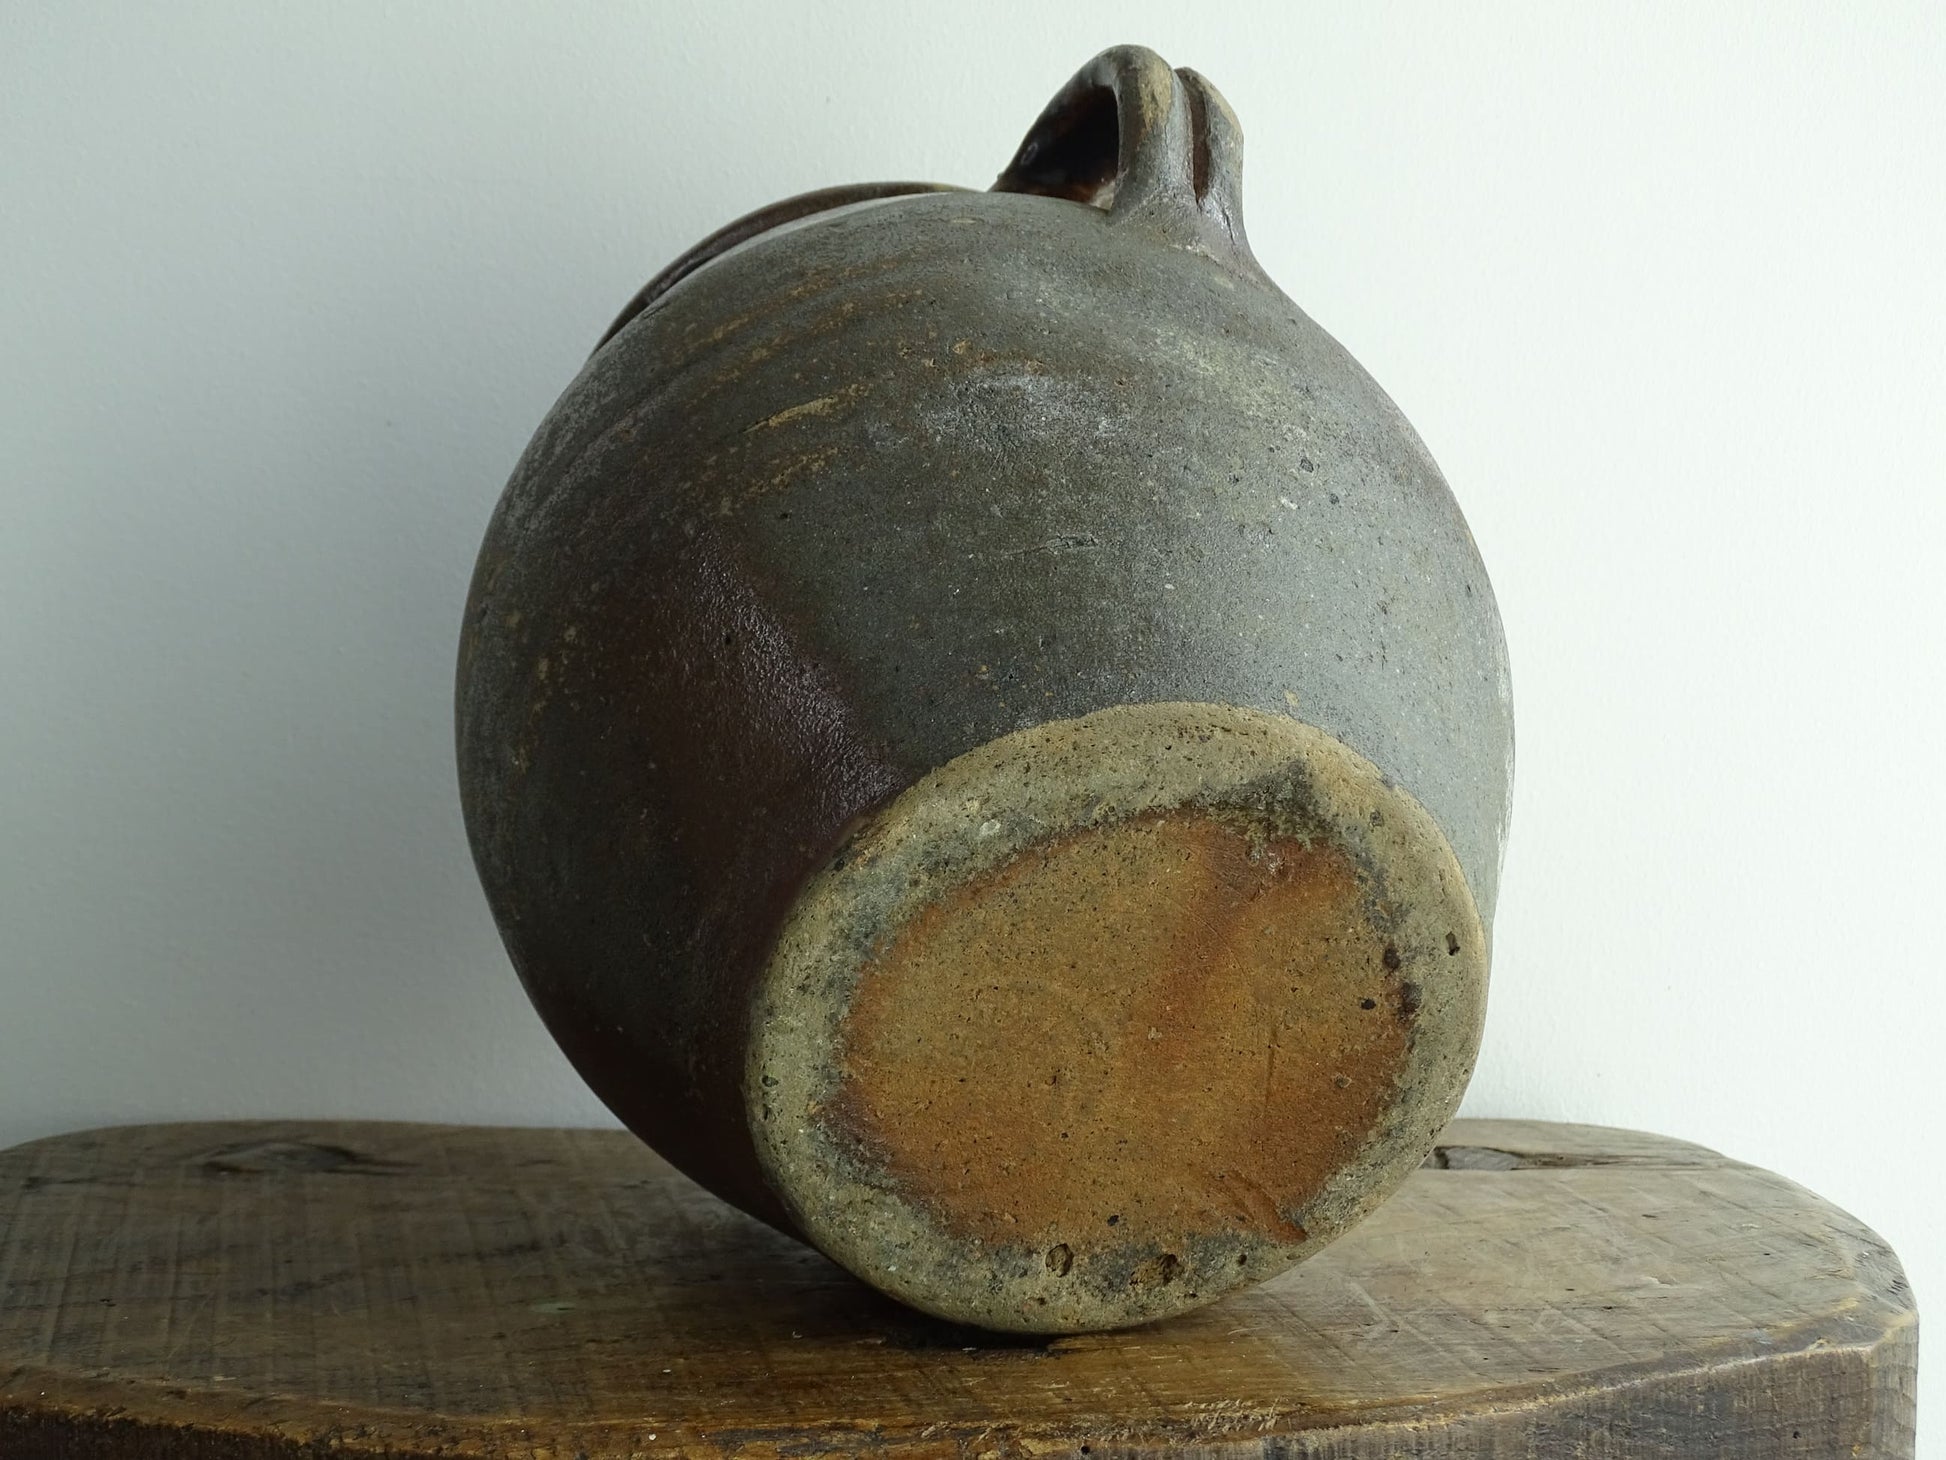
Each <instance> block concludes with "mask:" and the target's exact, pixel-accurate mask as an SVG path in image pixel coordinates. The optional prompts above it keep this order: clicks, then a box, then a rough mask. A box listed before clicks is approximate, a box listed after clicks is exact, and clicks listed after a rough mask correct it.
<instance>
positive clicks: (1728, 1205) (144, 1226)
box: [0, 1121, 1917, 1460]
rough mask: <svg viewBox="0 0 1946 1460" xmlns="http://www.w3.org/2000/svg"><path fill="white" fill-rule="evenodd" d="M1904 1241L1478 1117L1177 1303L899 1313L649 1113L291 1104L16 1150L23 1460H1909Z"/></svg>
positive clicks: (1718, 1179) (1766, 1186)
mask: <svg viewBox="0 0 1946 1460" xmlns="http://www.w3.org/2000/svg"><path fill="white" fill-rule="evenodd" d="M1916 1351H1917V1319H1916V1315H1915V1313H1914V1310H1913V1305H1912V1298H1911V1294H1910V1292H1909V1291H1908V1290H1907V1288H1906V1285H1905V1281H1904V1278H1903V1276H1902V1274H1901V1273H1900V1270H1899V1264H1898V1261H1897V1259H1896V1258H1895V1257H1894V1256H1893V1254H1892V1253H1891V1251H1890V1250H1889V1249H1888V1248H1887V1247H1886V1246H1885V1244H1884V1243H1883V1242H1881V1241H1880V1240H1879V1239H1878V1238H1877V1237H1875V1236H1873V1234H1872V1233H1871V1232H1870V1231H1868V1230H1867V1229H1866V1228H1865V1227H1864V1226H1862V1225H1861V1224H1860V1223H1858V1222H1857V1221H1855V1220H1853V1219H1852V1218H1851V1217H1848V1216H1846V1215H1845V1214H1844V1213H1843V1212H1840V1211H1838V1210H1836V1209H1835V1208H1833V1207H1831V1206H1830V1205H1828V1204H1827V1203H1825V1202H1823V1201H1820V1200H1819V1199H1818V1198H1817V1197H1815V1196H1812V1195H1811V1194H1810V1193H1809V1192H1806V1191H1804V1190H1802V1189H1801V1188H1799V1187H1796V1186H1793V1185H1792V1184H1791V1183H1790V1182H1788V1181H1785V1180H1783V1179H1781V1178H1780V1177H1777V1176H1773V1175H1770V1174H1768V1173H1766V1172H1764V1171H1760V1170H1757V1169H1755V1168H1753V1167H1749V1166H1744V1165H1740V1164H1738V1163H1737V1162H1734V1161H1729V1160H1725V1159H1724V1158H1723V1157H1721V1156H1718V1155H1715V1154H1714V1153H1712V1152H1709V1151H1706V1150H1703V1149H1701V1148H1699V1147H1696V1146H1691V1145H1685V1144H1683V1143H1681V1142H1677V1141H1670V1140H1665V1139H1661V1138H1659V1137H1654V1136H1644V1135H1635V1134H1631V1133H1629V1132H1626V1131H1615V1130H1602V1129H1597V1128H1592V1127H1586V1126H1564V1125H1541V1124H1532V1123H1508V1122H1499V1121H1460V1122H1458V1123H1456V1124H1455V1125H1454V1126H1453V1127H1452V1128H1451V1130H1449V1131H1448V1133H1447V1137H1446V1143H1445V1144H1444V1145H1443V1146H1442V1147H1441V1148H1440V1150H1439V1152H1438V1153H1437V1154H1436V1156H1435V1157H1434V1160H1433V1162H1432V1163H1430V1164H1429V1165H1428V1167H1427V1169H1425V1170H1422V1171H1420V1172H1418V1173H1417V1174H1415V1175H1414V1177H1413V1178H1412V1180H1411V1181H1410V1182H1408V1183H1407V1185H1406V1186H1405V1188H1404V1190H1403V1191H1402V1192H1401V1193H1400V1194H1399V1195H1398V1196H1397V1197H1395V1198H1394V1199H1393V1200H1392V1201H1391V1202H1390V1203H1389V1204H1388V1205H1387V1206H1386V1207H1385V1208H1384V1209H1383V1210H1381V1211H1380V1212H1379V1213H1378V1214H1377V1215H1376V1216H1374V1217H1372V1218H1371V1219H1370V1220H1369V1221H1368V1222H1366V1223H1365V1225H1363V1226H1362V1227H1360V1228H1358V1229H1357V1230H1356V1231H1355V1232H1353V1233H1352V1234H1351V1235H1350V1236H1348V1237H1346V1238H1345V1239H1343V1240H1342V1241H1340V1242H1339V1243H1338V1244H1337V1245H1336V1246H1334V1247H1332V1248H1330V1249H1329V1250H1328V1251H1326V1252H1325V1253H1323V1254H1322V1255H1321V1256H1319V1257H1317V1258H1316V1259H1314V1260H1313V1261H1311V1262H1310V1263H1308V1264H1306V1265H1304V1266H1303V1267H1300V1268H1299V1269H1297V1270H1295V1271H1293V1272H1291V1273H1288V1274H1286V1275H1285V1276H1284V1277H1282V1278H1280V1279H1277V1280H1276V1281H1273V1282H1271V1283H1269V1284H1267V1285H1265V1286H1263V1287H1260V1288H1258V1289H1256V1290H1254V1291H1252V1292H1249V1293H1246V1294H1243V1295H1240V1296H1237V1297H1234V1298H1231V1299H1229V1300H1228V1301H1225V1302H1222V1303H1219V1304H1217V1305H1215V1306H1212V1307H1209V1308H1205V1309H1202V1310H1200V1311H1198V1312H1196V1313H1193V1314H1190V1315H1187V1316H1185V1317H1182V1318H1178V1319H1175V1320H1172V1321H1170V1322H1167V1323H1163V1324H1158V1325H1156V1326H1154V1327H1150V1328H1146V1329H1140V1330H1136V1331H1132V1332H1124V1333H1116V1334H1106V1335H1092V1336H1087V1337H1081V1338H1069V1339H1059V1340H1055V1341H1052V1342H1045V1341H1033V1342H1027V1341H1017V1340H1004V1339H995V1338H993V1337H992V1336H989V1335H983V1334H980V1333H977V1332H972V1331H969V1330H966V1329H957V1328H952V1327H949V1326H947V1325H944V1324H940V1323H936V1322H933V1321H931V1320H928V1319H925V1318H922V1317H920V1316H918V1315H916V1314H913V1313H911V1312H908V1311H906V1310H903V1309H901V1308H898V1307H896V1306H895V1305H893V1304H892V1303H890V1302H889V1301H887V1300H884V1299H881V1298H879V1297H877V1296H876V1295H875V1294H873V1293H871V1292H870V1291H868V1290H866V1289H865V1288H863V1287H861V1286H860V1285H858V1284H857V1283H855V1282H853V1281H852V1280H850V1279H849V1278H848V1277H846V1276H845V1275H844V1274H843V1273H842V1272H840V1271H838V1270H837V1269H836V1268H834V1267H832V1266H831V1265H830V1264H828V1263H827V1262H825V1261H824V1259H823V1258H821V1257H819V1256H817V1255H816V1254H814V1253H812V1252H809V1251H807V1250H806V1249H804V1248H801V1247H799V1246H797V1245H795V1244H794V1243H792V1242H789V1241H787V1240H785V1239H784V1238H782V1237H779V1236H777V1235H775V1234H774V1233H772V1232H770V1231H769V1230H768V1229H766V1228H764V1227H761V1226H759V1225H758V1224H757V1223H755V1222H753V1221H750V1220H749V1219H747V1218H745V1217H743V1216H741V1215H739V1214H738V1213H736V1212H734V1211H731V1210H730V1209H728V1208H726V1207H724V1206H722V1205H720V1204H719V1203H717V1202H716V1201H714V1200H713V1199H712V1198H710V1197H708V1196H706V1195H704V1194H703V1193H702V1192H700V1191H699V1190H697V1189H696V1188H695V1187H693V1186H691V1185H690V1184H689V1183H688V1182H687V1181H685V1180H684V1179H682V1178H681V1177H679V1176H677V1175H675V1174H674V1173H673V1172H671V1171H670V1170H669V1168H667V1167H666V1166H664V1165H663V1164H662V1163H661V1162H660V1161H658V1160H657V1159H656V1158H655V1157H654V1156H652V1155H651V1154H649V1152H648V1151H647V1150H645V1149H644V1148H642V1147H641V1146H640V1145H638V1144H637V1143H636V1142H635V1141H634V1140H633V1138H631V1137H629V1136H627V1135H625V1134H621V1133H618V1132H614V1131H587V1130H500V1129H482V1128H471V1127H456V1126H430V1125H380V1124H328V1123H322V1122H301V1123H276V1124H271V1123H251V1124H229V1125H165V1126H140V1127H131V1128H125V1129H119V1130H106V1131H92V1132H87V1133H84V1134H80V1135H71V1136H63V1137H60V1138H58V1139H55V1140H49V1141H42V1142H39V1143H36V1144H34V1145H29V1146H23V1147H20V1148H19V1149H17V1150H14V1151H11V1152H7V1153H5V1154H3V1155H0V1460H28V1457H43V1456H45V1457H60V1460H106V1457H117V1460H119V1457H133V1456H143V1457H154V1460H163V1457H172V1460H189V1457H195V1460H268V1457H272V1456H278V1457H286V1456H289V1457H295V1456H323V1455H326V1454H330V1455H345V1456H361V1457H364V1456H393V1457H406V1456H411V1457H428V1456H482V1457H484V1456H522V1457H531V1460H584V1457H585V1460H597V1457H611V1456H638V1455H639V1456H647V1455H665V1454H666V1455H675V1454H695V1455H712V1456H728V1455H736V1456H761V1457H779V1460H781V1457H785V1456H812V1455H820V1454H844V1455H870V1456H879V1457H887V1460H893V1457H904V1456H954V1457H967V1460H973V1457H984V1456H992V1457H1000V1456H1006V1457H1014V1456H1051V1455H1086V1456H1089V1457H1090V1460H1107V1457H1111V1456H1117V1455H1137V1454H1139V1455H1145V1456H1154V1455H1160V1454H1177V1455H1207V1456H1216V1455H1225V1456H1233V1455H1258V1454H1262V1455H1271V1456H1279V1457H1299V1456H1316V1457H1334V1460H1362V1457H1367V1456H1371V1457H1377V1456H1386V1457H1395V1456H1446V1457H1457V1456H1494V1457H1499V1456H1530V1455H1531V1456H1549V1457H1554V1456H1590V1457H1619V1456H1650V1455H1655V1456H1676V1455H1680V1456H1710V1457H1725V1460H1747V1457H1757V1456H1763V1457H1771V1456H1805V1457H1816V1460H1829V1457H1834V1456H1846V1457H1850V1456H1909V1455H1911V1453H1912V1422H1913V1387H1914V1367H1913V1365H1914V1358H1915V1355H1916Z"/></svg>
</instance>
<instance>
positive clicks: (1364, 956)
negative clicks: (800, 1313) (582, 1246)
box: [745, 704, 1487, 1332]
mask: <svg viewBox="0 0 1946 1460" xmlns="http://www.w3.org/2000/svg"><path fill="white" fill-rule="evenodd" d="M1486 968H1487V956H1486V946H1485V935H1484V933H1483V931H1482V928H1481V925H1480V920H1479V917H1478V915H1477V913H1476V911H1475V909H1474V905H1473V900H1472V896H1471V894H1470V893H1469V891H1468V889H1467V886H1466V882H1465V879H1464V877H1463V876H1462V874H1461V872H1460V870H1459V866H1458V864H1457V863H1456V862H1455V860H1454V857H1453V853H1452V851H1451V849H1450V847H1449V846H1448V845H1447V842H1446V839H1445V837H1444V836H1443V835H1442V834H1441V833H1440V830H1439V828H1438V826H1437V825H1436V824H1435V823H1434V821H1433V820H1432V818H1431V816H1430V815H1429V814H1428V813H1427V812H1426V811H1425V809H1424V808H1423V807H1421V806H1420V805H1419V804H1418V802H1417V801H1415V800H1414V799H1413V798H1412V797H1411V796H1409V795H1408V794H1407V793H1406V792H1405V791H1403V790H1402V789H1400V788H1399V787H1397V786H1395V785H1392V784H1389V783H1388V782H1387V781H1386V780H1385V778H1384V777H1383V776H1381V775H1380V773H1379V772H1378V770H1377V769H1376V768H1375V767H1374V766H1373V765H1372V764H1371V763H1370V762H1369V761H1367V760H1365V759H1364V758H1363V757H1362V756H1360V755H1358V754H1357V753H1356V752H1355V751H1353V750H1351V749H1350V748H1349V747H1348V746H1346V745H1345V744H1344V743H1343V742H1341V741H1339V740H1336V739H1334V738H1333V737H1331V736H1330V735H1327V734H1326V733H1324V732H1323V731H1321V730H1318V729H1315V728H1313V727H1311V726H1309V725H1305V724H1302V723H1300V722H1298V721H1295V720H1292V719H1288V718H1285V717H1281V716H1275V715H1269V714H1265V713H1262V712H1260V711H1256V710H1248V709H1242V708H1238V707H1235V706H1227V705H1208V704H1145V705H1125V706H1117V707H1113V708H1110V709H1104V710H1099V711H1096V712H1095V713H1093V714H1090V715H1086V716H1084V717H1082V718H1080V719H1076V720H1066V721H1056V722H1052V723H1048V724H1044V725H1040V726H1036V727H1034V728H1031V729H1026V730H1021V731H1017V732H1015V733H1013V734H1010V735H1006V736H1003V737H1001V738H1000V739H997V740H994V741H991V742H989V743H988V744H986V745H982V746H980V747H978V748H976V749H974V750H972V751H969V752H967V753H966V754H964V755H962V756H960V757H958V758H957V759H955V760H953V761H952V762H950V763H949V764H947V765H946V766H944V767H943V768H941V769H940V770H938V771H937V772H935V773H933V774H932V775H929V776H927V777H926V778H925V779H924V780H922V781H920V782H918V783H917V784H915V785H913V786H912V787H910V788H909V789H907V790H906V791H905V792H904V793H902V794H901V795H900V796H899V797H897V798H896V799H895V800H894V801H892V802H891V803H890V804H889V805H887V806H886V807H884V808H883V809H881V810H880V811H879V812H877V813H876V814H875V815H873V816H872V817H870V818H868V819H867V820H866V822H865V823H864V824H863V825H862V826H860V827H859V828H858V829H857V831H856V832H855V833H854V835H853V836H852V837H851V838H850V839H849V840H848V842H847V843H846V845H845V846H844V847H843V848H842V849H841V850H840V851H839V852H838V853H837V855H836V856H834V857H833V858H832V859H831V861H830V862H829V863H828V864H827V865H826V866H825V867H824V868H823V869H822V870H821V871H820V872H819V873H818V874H817V875H816V876H815V877H814V878H813V879H812V880H811V881H810V882H809V884H807V886H806V887H805V888H804V890H803V891H802V893H801V894H800V895H799V897H798V899H797V902H796V905H795V906H794V907H793V909H792V912H791V915H790V917H789V918H788V919H787V920H786V922H785V925H784V930H783V933H782V935H781V937H780V938H779V941H778V944H777V947H776V949H775V951H774V953H773V955H772V957H771V959H770V962H769V965H768V967H767V969H766V971H765V974H764V976H763V979H762V981H761V984H760V987H759V989H758V993H757V1001H756V1007H755V1010H754V1015H755V1019H754V1030H755V1032H754V1034H753V1036H752V1041H751V1050H750V1060H749V1066H748V1074H747V1080H746V1088H745V1098H746V1101H747V1105H748V1112H749V1118H750V1124H751V1129H752V1131H753V1133H754V1135H755V1138H756V1144H757V1149H758V1153H759V1158H760V1160H761V1161H762V1162H763V1165H764V1169H765V1175H766V1178H767V1179H768V1181H769V1182H770V1184H771V1185H772V1187H773V1188H774V1189H775V1190H776V1192H777V1193H778V1195H779V1196H780V1197H781V1198H782V1200H783V1201H784V1203H785V1205H786V1207H787V1208H788V1209H789V1211H790V1212H791V1214H792V1217H793V1219H794V1220H795V1221H796V1222H797V1223H798V1225H799V1227H800V1229H801V1230H802V1232H803V1233H804V1235H805V1236H806V1237H808V1238H809V1239H810V1240H811V1241H812V1242H813V1243H815V1244H816V1245H817V1246H818V1247H819V1248H820V1249H821V1250H823V1251H824V1252H825V1253H826V1254H827V1255H829V1256H830V1257H832V1258H833V1259H834V1260H835V1261H837V1262H839V1263H841V1264H842V1265H844V1266H845V1267H847V1268H849V1269H850V1270H851V1271H852V1272H854V1273H856V1274H857V1275H858V1276H859V1277H861V1278H863V1279H865V1280H866V1281H867V1282H870V1283H872V1284H873V1285H874V1286H876V1287H878V1288H880V1289H882V1290H884V1291H886V1292H888V1293H891V1294H892V1295H894V1296H895V1297H898V1298H900V1299H901V1300H903V1301H905V1302H907V1303H910V1304H912V1305H914V1306H916V1307H919V1308H922V1309H925V1310H926V1311H929V1312H932V1313H935V1314H938V1315H940V1316H941V1317H945V1318H949V1319H953V1320H955V1321H959V1322H965V1323H971V1324H977V1325H980V1326H983V1327H987V1328H996V1329H1005V1330H1013V1331H1021V1332H1076V1331H1082V1330H1089V1329H1102V1328H1114V1327H1121V1326H1124V1325H1128V1324H1133V1323H1141V1322H1146V1321H1148V1320H1151V1319H1155V1318H1159V1317H1162V1316H1164V1315H1166V1314H1169V1313H1173V1312H1177V1311H1180V1310H1182V1309H1185V1308H1190V1307H1194V1306H1196V1305H1197V1304H1199V1303H1203V1302H1207V1301H1209V1300H1211V1299H1213V1298H1216V1297H1219V1296H1221V1295H1222V1294H1223V1293H1225V1292H1227V1291H1230V1290H1232V1289H1234V1288H1237V1287H1240V1286H1242V1285H1245V1284H1247V1283H1252V1282H1255V1281H1258V1280H1261V1279H1263V1278H1265V1277H1268V1276H1270V1275H1272V1274H1273V1273H1276V1272H1279V1271H1281V1270H1283V1269H1284V1268H1286V1267H1288V1266H1290V1265H1291V1264H1292V1263H1294V1262H1296V1261H1298V1260H1299V1259H1301V1258H1303V1257H1305V1256H1307V1255H1308V1254H1310V1253H1311V1252H1313V1251H1316V1250H1317V1249H1318V1248H1319V1247H1321V1246H1322V1245H1323V1244H1325V1243H1326V1242H1328V1241H1330V1240H1331V1239H1332V1238H1333V1237H1335V1236H1337V1235H1338V1234H1340V1233H1341V1232H1343V1231H1344V1230H1346V1229H1347V1228H1348V1227H1350V1226H1351V1225H1352V1224H1353V1223H1355V1222H1356V1221H1357V1220H1358V1219H1359V1218H1361V1217H1362V1216H1363V1215H1364V1214H1365V1213H1366V1212H1368V1211H1369V1210H1371V1208H1372V1207H1374V1206H1375V1205H1376V1204H1377V1203H1378V1202H1379V1201H1381V1200H1382V1199H1383V1198H1384V1197H1385V1196H1386V1195H1387V1194H1388V1193H1389V1192H1390V1191H1391V1190H1392V1188H1393V1187H1394V1186H1396V1185H1397V1184H1398V1182H1400V1181H1401V1180H1403V1179H1404V1177H1405V1175H1406V1174H1407V1173H1408V1172H1409V1171H1410V1170H1411V1169H1412V1168H1413V1167H1414V1166H1415V1165H1417V1164H1418V1163H1419V1162H1420V1161H1421V1160H1422V1159H1423V1158H1424V1156H1425V1153H1426V1152H1427V1151H1428V1150H1429V1149H1430V1148H1431V1146H1432V1144H1433V1141H1434V1139H1435V1137H1436V1136H1437V1134H1438V1132H1439V1130H1440V1129H1441V1128H1442V1127H1443V1126H1444V1124H1445V1122H1446V1121H1447V1119H1448V1118H1449V1117H1450V1116H1451V1115H1452V1113H1453V1110H1454V1108H1455V1107H1456V1106H1457V1104H1458V1101H1459V1097H1460V1094H1461V1092H1462V1091H1463V1089H1464V1088H1465V1084H1466V1080H1467V1077H1468V1075H1469V1074H1470V1073H1471V1070H1472V1064H1473V1058H1474V1055H1475V1052H1476V1051H1477V1048H1478V1043H1479V1035H1480V1025H1481V1019H1482V1015H1483V1012H1484V1005H1485V992H1486Z"/></svg>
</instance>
